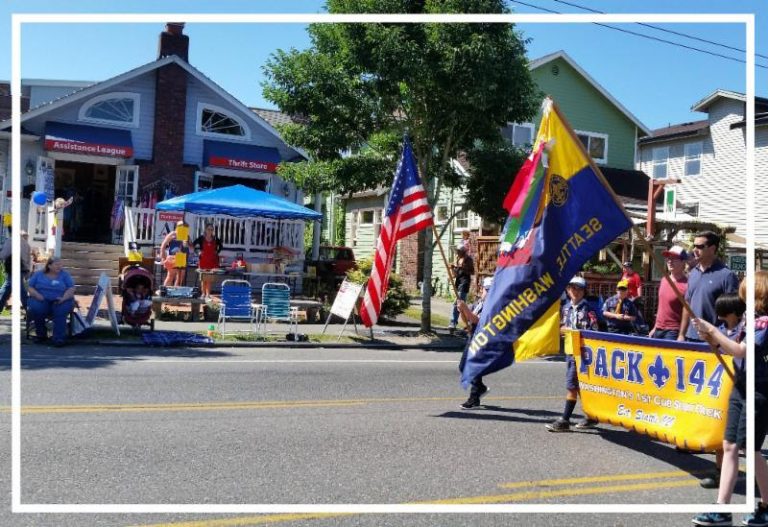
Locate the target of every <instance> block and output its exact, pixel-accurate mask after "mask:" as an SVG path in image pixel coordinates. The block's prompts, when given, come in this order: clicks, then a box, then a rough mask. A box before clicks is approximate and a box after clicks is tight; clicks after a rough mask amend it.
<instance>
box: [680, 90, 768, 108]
mask: <svg viewBox="0 0 768 527" xmlns="http://www.w3.org/2000/svg"><path fill="white" fill-rule="evenodd" d="M718 99H732V100H734V101H741V102H746V101H747V96H746V95H744V94H743V93H739V92H736V91H729V90H721V89H717V90H715V91H714V92H712V93H711V94H709V95H707V96H706V97H704V98H703V99H701V100H700V101H698V102H696V103H694V105H693V106H691V111H693V112H706V111H707V110H708V109H709V107H710V105H711V104H712V103H713V102H715V101H716V100H718ZM755 107H758V108H759V107H765V109H766V110H768V99H766V98H765V97H755Z"/></svg>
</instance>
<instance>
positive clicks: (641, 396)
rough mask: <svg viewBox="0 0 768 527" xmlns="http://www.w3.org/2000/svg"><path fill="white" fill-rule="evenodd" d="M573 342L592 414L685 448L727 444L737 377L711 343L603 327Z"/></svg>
mask: <svg viewBox="0 0 768 527" xmlns="http://www.w3.org/2000/svg"><path fill="white" fill-rule="evenodd" d="M565 342H566V353H568V354H573V355H574V358H575V359H576V367H577V371H578V376H579V388H580V392H581V393H580V395H581V401H582V406H583V408H584V412H585V413H586V414H587V415H589V416H590V417H592V418H595V419H597V420H599V421H601V422H608V423H611V424H613V425H618V426H622V427H624V428H627V429H629V430H634V431H635V432H638V433H641V434H646V435H649V436H651V437H653V438H655V439H658V440H661V441H664V442H667V443H671V444H674V445H677V446H679V447H681V448H687V449H695V450H715V449H718V448H721V447H722V442H723V434H724V429H725V420H726V414H727V409H728V397H729V395H730V393H731V389H732V387H733V382H732V381H731V379H730V377H729V376H728V375H727V374H726V373H725V372H724V370H723V366H722V365H721V364H720V362H719V361H718V360H717V357H716V356H715V354H714V353H712V352H711V351H710V350H709V346H708V345H706V344H693V343H688V342H676V341H668V340H658V339H650V338H644V337H628V336H624V335H613V334H608V333H598V332H595V331H568V332H567V334H566V336H565ZM574 350H575V351H580V353H578V352H577V353H573V351H574ZM724 358H725V360H726V364H728V365H729V367H730V368H732V365H731V364H732V361H731V358H730V357H724ZM731 371H733V370H732V369H731Z"/></svg>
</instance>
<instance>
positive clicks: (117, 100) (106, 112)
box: [78, 92, 139, 128]
mask: <svg viewBox="0 0 768 527" xmlns="http://www.w3.org/2000/svg"><path fill="white" fill-rule="evenodd" d="M78 119H79V120H81V121H87V122H92V123H104V124H116V125H121V126H132V127H134V128H137V127H138V126H139V94H138V93H131V92H113V93H107V94H105V95H100V96H98V97H94V98H93V99H91V100H89V101H88V102H86V103H85V104H83V106H81V107H80V114H79V115H78Z"/></svg>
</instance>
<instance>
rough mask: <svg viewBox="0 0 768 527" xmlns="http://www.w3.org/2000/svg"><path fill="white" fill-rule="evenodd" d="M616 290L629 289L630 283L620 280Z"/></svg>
mask: <svg viewBox="0 0 768 527" xmlns="http://www.w3.org/2000/svg"><path fill="white" fill-rule="evenodd" d="M616 289H629V282H628V281H627V280H619V283H618V284H616Z"/></svg>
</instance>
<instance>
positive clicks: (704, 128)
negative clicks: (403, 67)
mask: <svg viewBox="0 0 768 527" xmlns="http://www.w3.org/2000/svg"><path fill="white" fill-rule="evenodd" d="M707 133H709V120H708V119H703V120H701V121H694V122H691V123H681V124H673V125H670V126H667V127H665V128H657V129H656V130H652V131H651V135H649V136H647V137H643V138H641V139H638V141H637V142H638V144H641V145H642V144H648V143H655V142H657V141H667V140H669V139H682V138H685V137H695V136H699V135H706V134H707Z"/></svg>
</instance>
